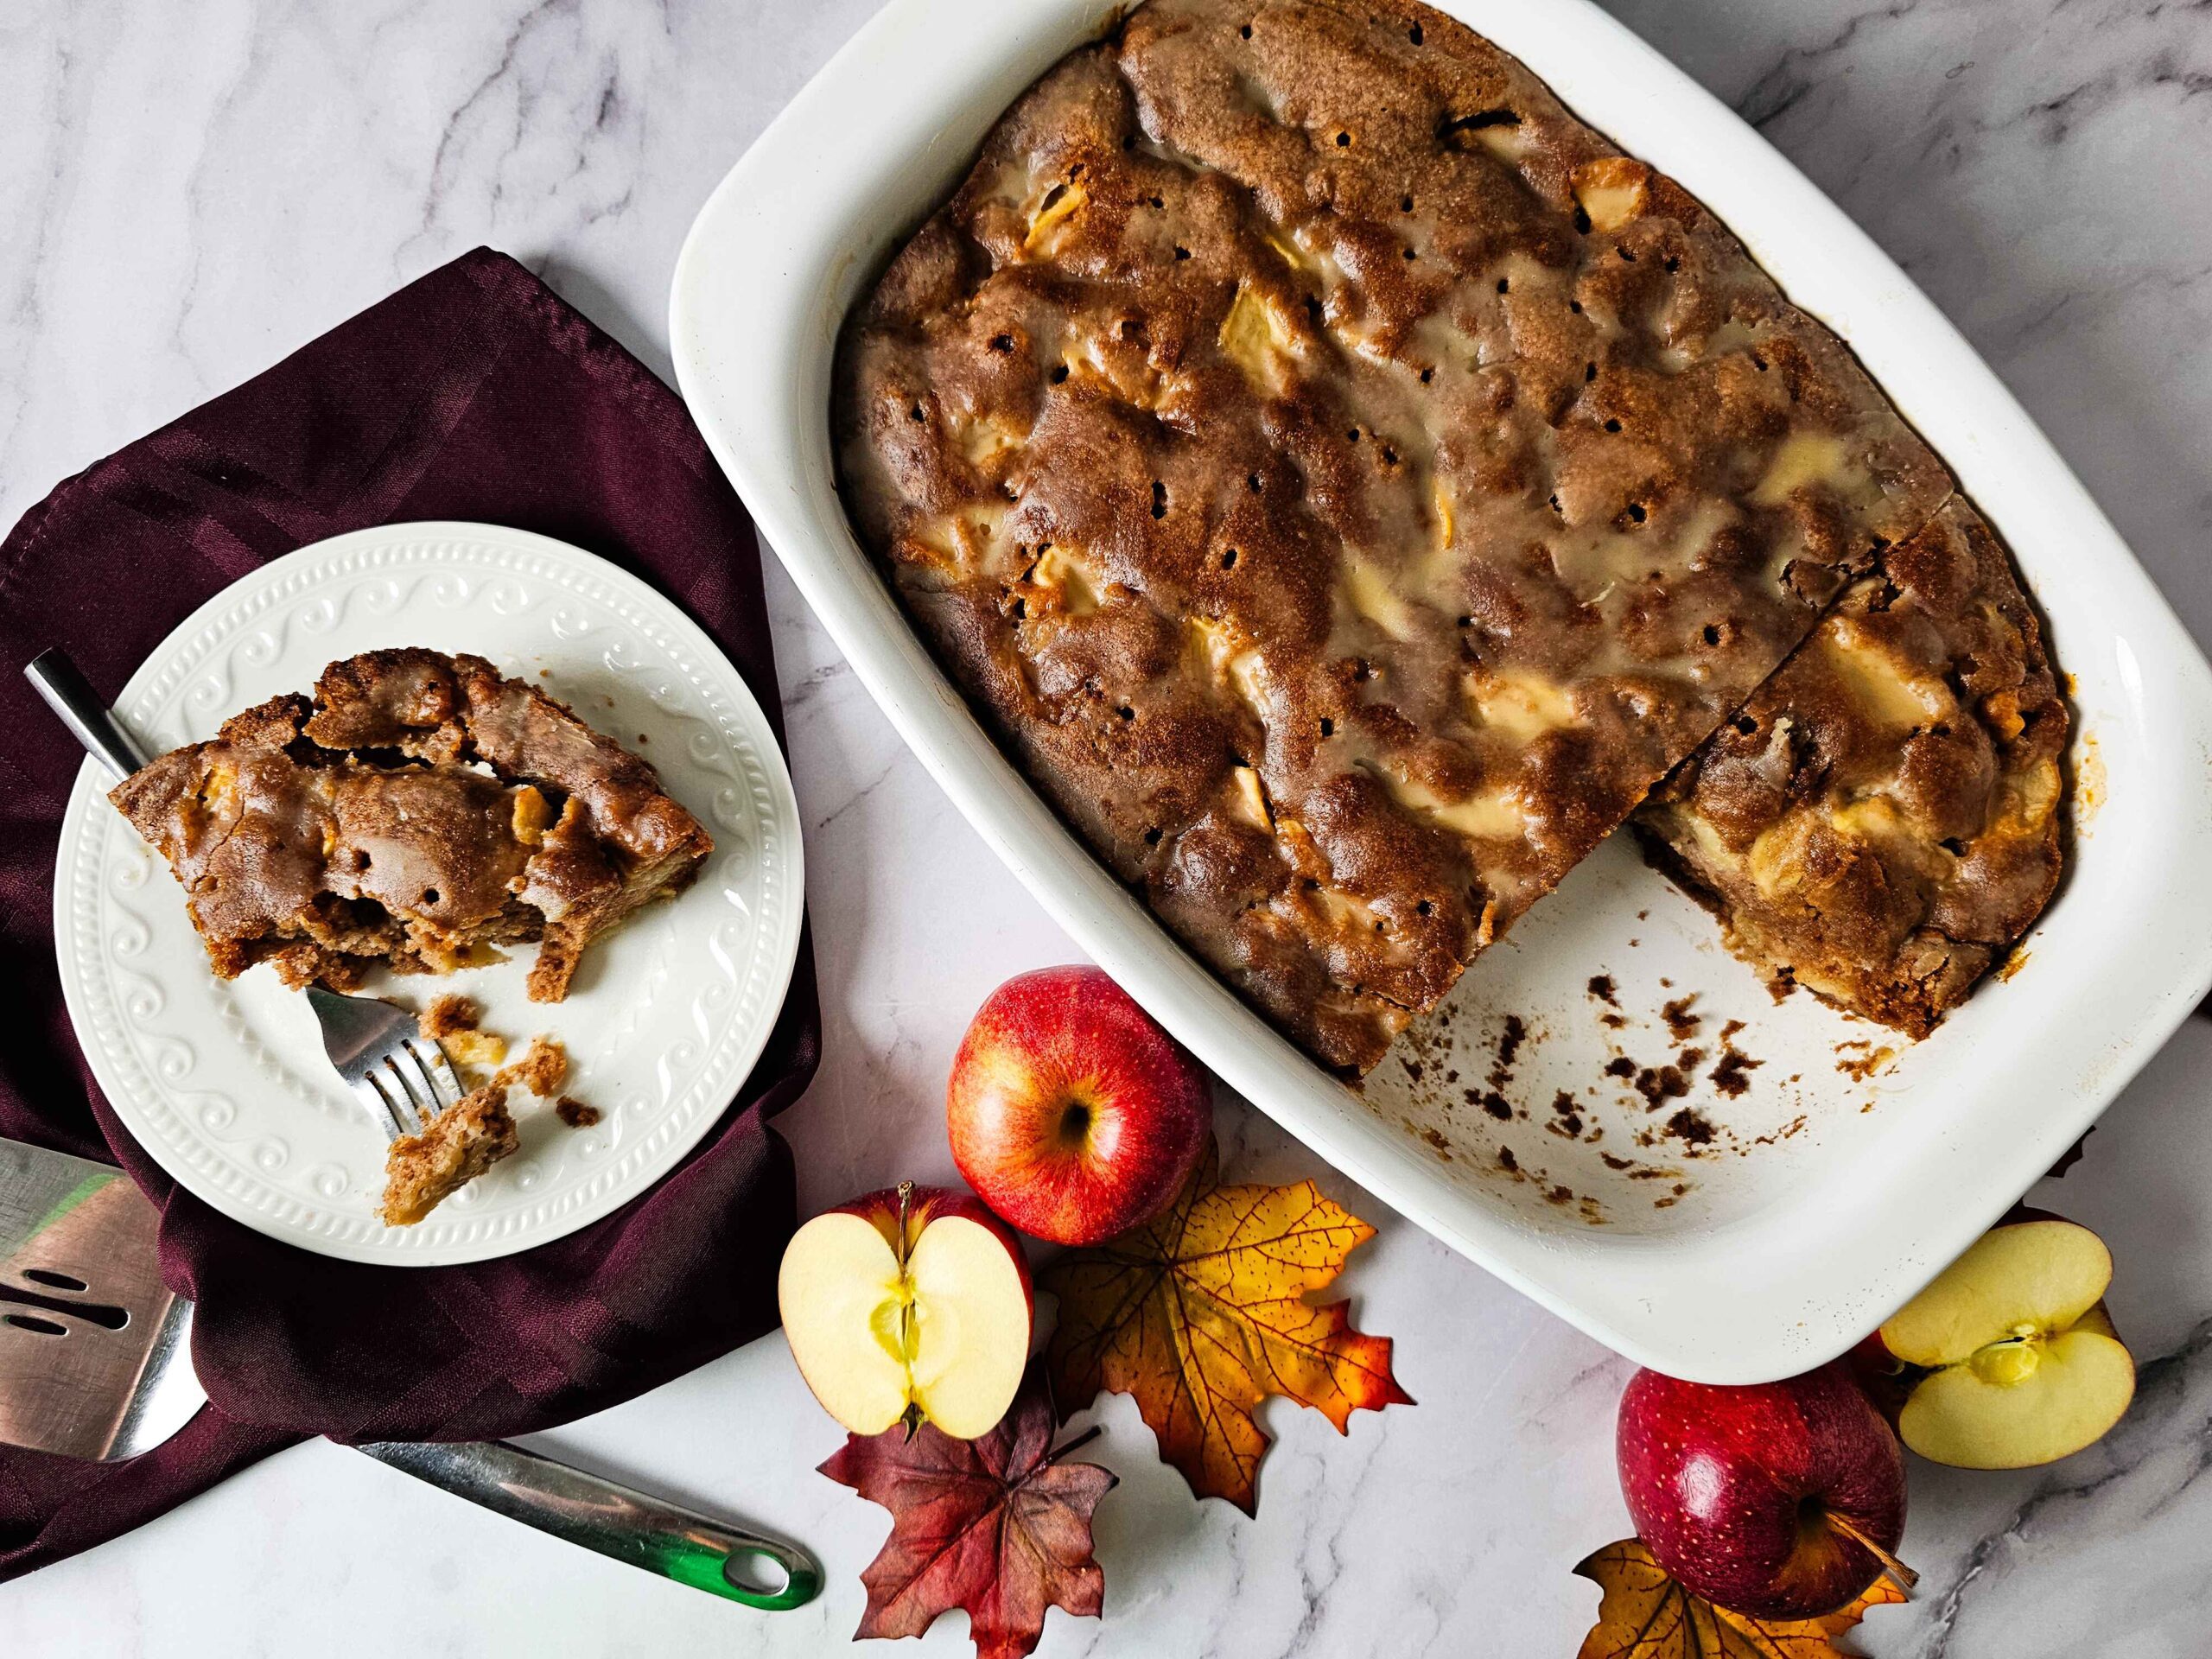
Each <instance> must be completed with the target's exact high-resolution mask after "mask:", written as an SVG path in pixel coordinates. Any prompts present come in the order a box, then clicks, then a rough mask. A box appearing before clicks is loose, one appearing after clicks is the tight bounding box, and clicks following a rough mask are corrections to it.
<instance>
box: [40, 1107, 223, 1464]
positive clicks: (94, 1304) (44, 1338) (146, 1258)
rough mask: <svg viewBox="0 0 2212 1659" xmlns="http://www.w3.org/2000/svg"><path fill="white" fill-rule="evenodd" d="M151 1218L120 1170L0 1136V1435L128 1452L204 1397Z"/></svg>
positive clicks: (188, 1316)
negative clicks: (164, 1277) (163, 1273)
mask: <svg viewBox="0 0 2212 1659" xmlns="http://www.w3.org/2000/svg"><path fill="white" fill-rule="evenodd" d="M160 1222H161V1217H160V1215H159V1214H158V1212H156V1210H155V1209H154V1206H153V1205H150V1204H149V1203H148V1202H147V1201H146V1198H145V1195H144V1194H143V1193H142V1192H139V1191H138V1189H137V1187H136V1186H134V1185H131V1183H130V1178H129V1177H128V1176H126V1175H124V1173H122V1172H121V1171H120V1170H117V1169H111V1168H109V1167H108V1166H106V1165H105V1164H93V1163H87V1162H86V1160H83V1159H82V1158H72V1157H70V1156H68V1155H67V1154H64V1153H59V1152H48V1151H45V1150H43V1149H41V1148H40V1147H26V1146H23V1145H21V1144H19V1143H18V1142H16V1141H0V1445H8V1446H31V1447H34V1448H35V1449H36V1450H38V1451H41V1452H60V1453H61V1454H62V1455H63V1456H65V1457H72V1458H91V1459H99V1460H101V1461H106V1460H109V1459H118V1458H131V1457H136V1456H137V1455H138V1453H140V1452H144V1451H146V1450H148V1449H149V1448H150V1447H152V1446H158V1445H160V1444H161V1442H162V1441H163V1440H167V1439H168V1437H169V1436H170V1435H172V1434H174V1433H176V1432H177V1430H179V1429H180V1428H182V1427H184V1425H185V1424H186V1423H187V1422H188V1421H190V1420H191V1417H192V1414H194V1412H196V1411H198V1410H199V1409H200V1407H201V1406H202V1405H203V1404H205V1403H206V1402H207V1395H206V1394H205V1393H203V1392H202V1391H201V1389H200V1382H199V1379H198V1378H197V1377H195V1376H194V1375H193V1373H192V1357H191V1347H192V1344H191V1333H192V1304H191V1303H190V1302H188V1301H187V1300H183V1299H182V1298H181V1297H179V1296H178V1295H176V1294H175V1293H174V1292H173V1291H171V1290H170V1289H169V1288H168V1287H167V1286H166V1285H164V1284H162V1277H161V1271H160V1266H159V1262H158V1259H157V1258H156V1254H155V1248H154V1247H155V1239H156V1232H157V1231H158V1230H159V1226H160Z"/></svg>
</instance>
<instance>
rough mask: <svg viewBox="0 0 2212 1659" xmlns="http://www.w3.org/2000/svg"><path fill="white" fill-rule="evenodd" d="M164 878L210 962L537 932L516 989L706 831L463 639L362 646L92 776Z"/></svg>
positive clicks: (689, 855)
mask: <svg viewBox="0 0 2212 1659" xmlns="http://www.w3.org/2000/svg"><path fill="white" fill-rule="evenodd" d="M109 798H110V799H111V800H112V801H113V802H114V804H115V805H116V807H117V809H118V810H120V811H121V812H122V813H123V815H124V817H126V818H128V819H130V822H131V823H132V825H133V826H134V827H136V828H137V830H138V833H139V834H140V835H141V836H144V837H145V839H146V841H147V842H148V843H149V845H151V846H152V847H154V848H155V849H156V850H157V851H159V852H160V853H161V854H162V856H163V857H165V858H166V859H168V861H169V865H170V868H172V869H173V870H174V871H175V874H176V878H177V880H178V881H179V882H180V883H181V884H182V886H183V887H184V889H185V893H186V902H187V904H188V906H189V907H190V910H191V914H192V919H193V923H194V925H195V926H196V927H197V928H198V929H199V931H200V938H201V939H202V940H203V941H204V942H205V944H207V954H208V957H209V958H210V960H211V961H212V962H213V964H214V968H215V971H216V972H217V973H218V974H219V975H220V976H223V977H224V978H226V979H229V978H234V977H236V976H238V974H240V973H243V972H244V971H245V969H248V968H250V967H251V966H252V965H253V964H254V963H257V962H264V961H265V962H269V963H272V964H273V965H274V966H275V967H276V969H277V972H278V973H279V974H280V975H281V976H283V978H284V980H285V981H286V982H287V983H289V984H293V985H305V984H308V983H311V982H320V983H321V984H324V985H327V986H330V987H332V988H335V989H346V988H350V987H352V986H353V985H356V984H358V983H359V982H360V979H361V976H362V975H363V974H364V972H365V970H366V969H367V968H368V967H369V966H370V965H371V964H372V963H378V962H382V963H388V964H389V965H391V967H393V968H396V969H400V970H401V971H404V972H428V973H448V972H451V971H452V970H453V969H455V968H458V967H461V966H464V965H466V964H467V963H472V962H475V961H479V960H482V959H484V957H485V956H486V953H487V952H489V951H490V950H493V949H495V948H496V947H498V946H499V945H502V944H518V943H523V942H526V941H531V940H535V941H537V943H538V953H537V962H536V963H535V964H534V965H533V966H532V968H531V975H530V995H531V998H532V1000H533V1001H541V1002H557V1001H560V1000H561V999H562V998H563V996H565V995H567V994H568V988H569V980H570V978H571V977H572V976H574V974H575V969H576V964H577V962H578V960H579V958H580V957H582V953H583V950H584V948H585V947H586V946H587V945H588V944H590V943H591V941H592V940H593V939H594V938H597V937H598V936H599V935H600V934H601V933H603V932H605V931H607V929H608V928H610V927H612V926H613V925H615V924H616V923H618V922H620V920H621V919H622V918H624V917H625V916H626V915H628V914H629V913H630V912H632V911H633V910H635V909H636V908H637V907H638V906H639V905H641V904H644V903H645V902H646V901H647V900H649V899H655V898H658V897H660V896H662V895H664V894H667V893H673V892H676V891H677V890H678V889H680V888H681V887H683V886H685V885H686V884H687V883H688V882H690V880H691V879H692V877H693V876H694V875H696V874H697V872H698V869H699V866H700V865H701V864H702V862H703V861H705V859H706V857H707V855H708V854H709V853H710V852H712V851H713V850H714V842H713V840H712V839H711V838H710V837H709V836H708V834H707V832H706V830H705V829H703V828H702V826H701V825H700V823H699V822H698V820H697V819H696V818H694V817H692V816H691V814H690V812H688V811H686V810H684V809H683V807H682V806H680V805H678V804H677V803H676V802H675V801H673V800H671V798H669V797H668V796H667V795H666V794H665V793H664V791H662V789H661V787H660V781H659V779H658V776H657V775H656V774H655V773H654V772H653V769H652V767H651V766H648V765H646V764H645V761H643V760H639V758H638V757H637V756H635V755H633V754H631V753H628V752H627V751H626V750H625V749H623V748H622V747H621V746H620V745H619V744H617V743H615V742H614V741H613V740H612V739H609V738H607V737H603V736H601V734H598V733H597V732H594V731H593V730H592V729H591V728H589V727H588V726H586V725H585V724H584V723H583V722H582V721H580V720H578V719H577V718H576V717H575V715H573V714H571V713H570V712H569V710H568V709H566V708H565V707H563V705H562V704H560V703H558V702H555V701H554V700H553V699H552V698H550V697H548V696H545V694H544V693H543V692H542V691H540V690H537V688H536V687H534V686H531V685H528V684H525V683H523V682H522V681H520V680H512V679H506V678H503V677H501V676H500V674H499V671H498V670H497V669H495V668H493V666H492V664H489V663H487V662H486V661H485V660H484V659H483V658H480V657H469V656H458V657H448V656H445V655H443V654H442V653H440V652H432V651H422V650H401V651H378V652H367V653H365V654H364V655H361V656H358V657H352V658H346V660H344V661H342V662H336V663H333V664H331V665H330V666H329V667H328V668H327V669H325V670H324V671H323V673H322V677H321V680H320V681H319V682H318V683H317V684H316V686H315V696H314V697H313V698H312V699H310V698H308V697H305V696H298V695H292V696H282V697H277V698H274V699H272V700H271V701H270V702H265V703H264V704H262V705H261V706H260V707H258V708H256V709H248V710H246V711H245V713H244V714H241V715H236V716H234V717H232V719H231V720H229V721H226V722H225V723H224V726H223V728H222V730H221V731H220V733H219V734H218V735H217V736H216V737H215V739H214V740H213V741H211V742H206V743H194V744H189V745H188V746H186V747H183V748H181V749H176V750H173V751H172V752H170V753H168V754H165V755H162V757H161V758H160V759H158V760H154V761H152V762H150V763H149V764H148V765H147V766H145V767H143V769H142V770H140V771H139V772H136V773H134V774H133V775H132V776H130V778H128V779H124V781H123V782H122V783H121V784H119V785H117V786H116V788H115V790H114V791H113V792H112V793H111V796H110V797H109Z"/></svg>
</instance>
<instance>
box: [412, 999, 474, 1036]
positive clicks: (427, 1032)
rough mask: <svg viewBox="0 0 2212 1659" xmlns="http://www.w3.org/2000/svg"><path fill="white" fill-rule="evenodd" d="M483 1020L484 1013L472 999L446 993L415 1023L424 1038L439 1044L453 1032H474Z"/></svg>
mask: <svg viewBox="0 0 2212 1659" xmlns="http://www.w3.org/2000/svg"><path fill="white" fill-rule="evenodd" d="M483 1020H484V1011H483V1010H482V1009H481V1008H480V1007H477V1006H476V999H475V998H474V997H473V996H467V995H463V994H462V993H461V992H459V991H448V992H447V993H446V994H445V995H443V996H442V997H440V998H438V1000H437V1001H435V1002H433V1003H431V1004H430V1006H429V1007H427V1008H425V1009H423V1012H422V1014H421V1015H420V1016H419V1017H418V1018H417V1019H416V1022H415V1023H416V1026H418V1027H420V1028H421V1030H422V1033H423V1035H424V1036H425V1037H427V1038H429V1039H430V1040H431V1041H432V1042H434V1043H441V1042H443V1041H444V1040H445V1039H447V1038H448V1037H450V1036H452V1035H453V1034H454V1033H455V1032H460V1031H474V1030H476V1029H477V1028H478V1027H480V1026H481V1025H482V1023H483Z"/></svg>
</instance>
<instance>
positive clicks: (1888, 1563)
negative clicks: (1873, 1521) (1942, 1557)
mask: <svg viewBox="0 0 2212 1659" xmlns="http://www.w3.org/2000/svg"><path fill="white" fill-rule="evenodd" d="M1821 1518H1822V1519H1823V1520H1825V1521H1826V1522H1827V1523H1828V1525H1830V1526H1832V1527H1834V1529H1836V1530H1837V1531H1838V1532H1840V1533H1841V1534H1842V1535H1844V1536H1845V1537H1847V1538H1848V1539H1850V1540H1851V1541H1852V1542H1853V1543H1855V1544H1857V1545H1858V1546H1859V1548H1862V1549H1864V1550H1865V1551H1866V1553H1867V1554H1869V1555H1872V1557H1873V1558H1874V1559H1875V1560H1878V1561H1879V1562H1880V1563H1881V1564H1882V1572H1883V1573H1884V1574H1885V1576H1886V1577H1888V1578H1889V1579H1890V1580H1891V1581H1892V1582H1894V1583H1895V1584H1896V1585H1897V1588H1898V1589H1900V1590H1902V1591H1904V1592H1905V1593H1906V1594H1907V1595H1910V1594H1911V1593H1912V1589H1913V1586H1915V1585H1916V1584H1918V1583H1919V1582H1920V1574H1919V1573H1916V1572H1914V1571H1913V1570H1912V1569H1911V1568H1910V1567H1907V1566H1906V1565H1905V1564H1904V1562H1903V1561H1901V1560H1897V1557H1896V1556H1895V1555H1892V1554H1891V1553H1890V1552H1889V1551H1888V1550H1886V1549H1884V1548H1882V1547H1881V1545H1879V1544H1878V1543H1876V1542H1875V1541H1873V1540H1872V1538H1869V1537H1868V1536H1867V1535H1866V1534H1865V1533H1863V1532H1861V1531H1860V1530H1859V1529H1858V1528H1857V1527H1854V1526H1853V1525H1852V1524H1851V1522H1848V1521H1847V1520H1845V1519H1844V1518H1843V1516H1840V1515H1838V1514H1837V1513H1836V1512H1835V1511H1834V1510H1828V1511H1827V1514H1826V1515H1825V1516H1822V1517H1821Z"/></svg>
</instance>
